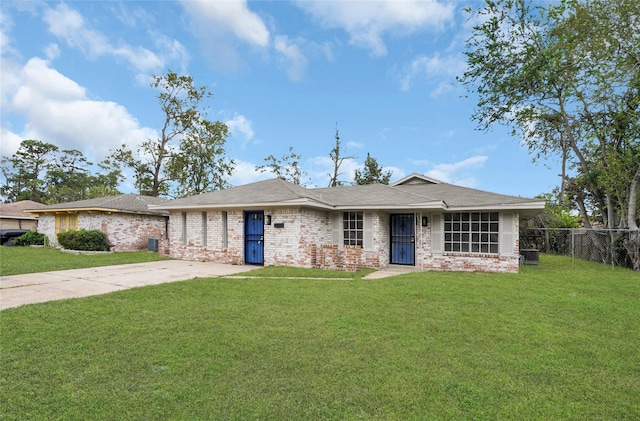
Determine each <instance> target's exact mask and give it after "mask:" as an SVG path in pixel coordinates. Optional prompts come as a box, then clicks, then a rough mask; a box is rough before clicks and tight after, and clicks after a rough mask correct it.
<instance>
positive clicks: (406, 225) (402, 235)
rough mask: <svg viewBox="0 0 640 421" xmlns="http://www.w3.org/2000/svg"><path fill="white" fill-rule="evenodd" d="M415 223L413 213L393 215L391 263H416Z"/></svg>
mask: <svg viewBox="0 0 640 421" xmlns="http://www.w3.org/2000/svg"><path fill="white" fill-rule="evenodd" d="M415 229H416V228H415V223H414V218H413V214H398V215H391V263H392V264H396V265H415V244H416V236H415Z"/></svg>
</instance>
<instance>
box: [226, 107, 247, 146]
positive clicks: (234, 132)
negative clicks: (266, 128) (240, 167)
mask: <svg viewBox="0 0 640 421" xmlns="http://www.w3.org/2000/svg"><path fill="white" fill-rule="evenodd" d="M224 123H225V124H226V125H227V127H228V128H229V132H230V135H231V137H236V138H240V139H241V141H242V147H243V148H245V147H246V145H247V142H249V141H250V140H251V139H253V136H254V133H253V127H252V126H251V125H252V122H251V120H249V119H247V118H246V117H245V116H243V115H241V114H238V113H235V114H234V115H233V118H231V119H228V120H227V121H225V122H224Z"/></svg>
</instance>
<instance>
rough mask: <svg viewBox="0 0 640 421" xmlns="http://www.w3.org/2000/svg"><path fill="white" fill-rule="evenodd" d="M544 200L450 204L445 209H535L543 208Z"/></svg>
mask: <svg viewBox="0 0 640 421" xmlns="http://www.w3.org/2000/svg"><path fill="white" fill-rule="evenodd" d="M544 207H545V202H544V201H542V202H539V201H535V202H521V203H500V204H492V205H482V206H451V207H449V208H448V209H447V210H448V211H450V212H464V211H467V212H473V211H492V210H494V211H505V210H513V211H537V210H540V209H544Z"/></svg>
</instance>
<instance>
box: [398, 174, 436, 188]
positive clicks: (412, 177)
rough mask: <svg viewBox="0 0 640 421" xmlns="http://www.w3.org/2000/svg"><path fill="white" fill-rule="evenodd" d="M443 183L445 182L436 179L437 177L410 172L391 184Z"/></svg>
mask: <svg viewBox="0 0 640 421" xmlns="http://www.w3.org/2000/svg"><path fill="white" fill-rule="evenodd" d="M441 183H443V182H442V181H440V180H436V179H435V178H431V177H427V176H426V175H422V174H417V173H413V174H409V175H408V176H406V177H404V178H401V179H400V180H398V181H396V182H395V183H393V184H391V186H393V187H395V186H402V185H409V184H441Z"/></svg>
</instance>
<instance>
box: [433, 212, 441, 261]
mask: <svg viewBox="0 0 640 421" xmlns="http://www.w3.org/2000/svg"><path fill="white" fill-rule="evenodd" d="M431 253H435V254H442V214H440V213H432V214H431Z"/></svg>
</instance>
